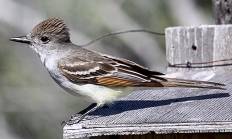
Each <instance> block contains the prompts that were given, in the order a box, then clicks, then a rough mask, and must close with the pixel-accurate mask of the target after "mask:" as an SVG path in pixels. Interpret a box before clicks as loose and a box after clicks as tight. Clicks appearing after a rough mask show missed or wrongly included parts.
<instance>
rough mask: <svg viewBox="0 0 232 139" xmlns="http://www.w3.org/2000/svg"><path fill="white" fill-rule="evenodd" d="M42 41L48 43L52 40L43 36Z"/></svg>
mask: <svg viewBox="0 0 232 139" xmlns="http://www.w3.org/2000/svg"><path fill="white" fill-rule="evenodd" d="M40 40H41V41H42V42H43V43H48V42H49V41H50V40H49V38H48V37H47V36H42V37H41V38H40Z"/></svg>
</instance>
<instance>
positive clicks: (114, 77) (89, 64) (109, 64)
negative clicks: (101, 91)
mask: <svg viewBox="0 0 232 139" xmlns="http://www.w3.org/2000/svg"><path fill="white" fill-rule="evenodd" d="M94 56H95V57H96V58H94ZM87 57H89V58H87ZM58 67H59V69H60V71H61V73H62V74H63V75H64V76H66V77H67V78H68V79H70V80H71V81H73V82H77V83H92V84H99V85H107V86H152V85H153V86H154V81H153V80H151V79H150V78H151V76H152V77H154V76H153V75H162V73H159V72H153V71H149V70H148V69H147V68H145V67H142V66H140V65H138V64H136V63H134V62H131V61H129V60H125V59H121V58H116V57H112V56H108V55H101V54H100V53H95V52H93V53H90V52H89V51H88V53H86V55H85V57H84V58H83V57H80V56H79V57H78V55H77V54H76V55H75V54H73V55H70V56H69V57H65V58H62V59H60V60H59V62H58ZM155 84H156V85H155V86H162V85H161V84H160V83H158V82H155Z"/></svg>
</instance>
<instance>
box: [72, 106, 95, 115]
mask: <svg viewBox="0 0 232 139" xmlns="http://www.w3.org/2000/svg"><path fill="white" fill-rule="evenodd" d="M96 106H97V103H92V104H91V105H89V106H88V107H87V108H85V109H84V110H82V111H80V112H78V113H77V114H81V115H83V114H85V113H86V112H87V111H89V110H91V109H92V108H94V107H96ZM74 116H76V115H74Z"/></svg>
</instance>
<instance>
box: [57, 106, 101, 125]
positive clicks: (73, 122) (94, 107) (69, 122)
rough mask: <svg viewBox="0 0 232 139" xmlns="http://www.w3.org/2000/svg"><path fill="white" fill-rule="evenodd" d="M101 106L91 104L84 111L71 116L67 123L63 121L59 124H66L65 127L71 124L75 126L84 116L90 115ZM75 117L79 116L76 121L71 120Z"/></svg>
mask: <svg viewBox="0 0 232 139" xmlns="http://www.w3.org/2000/svg"><path fill="white" fill-rule="evenodd" d="M102 106H103V105H98V104H97V103H93V104H91V105H90V106H88V107H87V108H86V109H84V110H82V111H80V112H79V113H77V114H75V115H72V116H71V119H70V120H69V121H63V122H62V123H61V125H63V124H67V125H72V124H76V123H79V122H80V121H81V120H82V119H84V118H85V116H86V115H88V114H90V113H91V112H93V111H95V110H97V109H98V108H100V107H102ZM77 115H80V116H79V117H78V120H75V119H73V118H74V117H76V116H77Z"/></svg>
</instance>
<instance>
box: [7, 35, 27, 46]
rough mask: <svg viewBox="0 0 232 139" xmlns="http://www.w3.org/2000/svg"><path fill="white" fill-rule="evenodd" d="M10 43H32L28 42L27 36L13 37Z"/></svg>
mask: <svg viewBox="0 0 232 139" xmlns="http://www.w3.org/2000/svg"><path fill="white" fill-rule="evenodd" d="M10 41H13V42H20V43H26V44H31V41H30V40H28V38H27V36H21V37H13V38H10Z"/></svg>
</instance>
